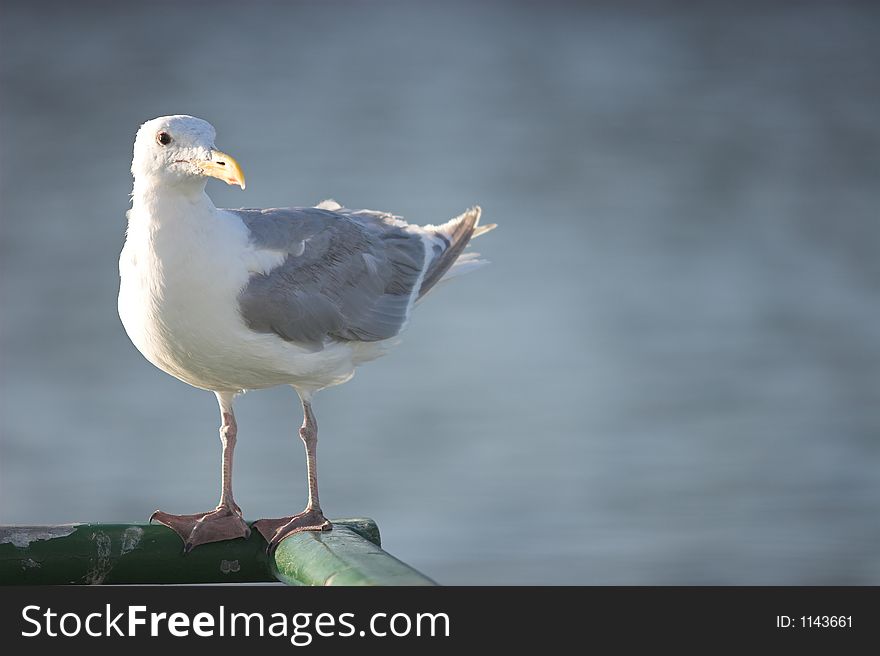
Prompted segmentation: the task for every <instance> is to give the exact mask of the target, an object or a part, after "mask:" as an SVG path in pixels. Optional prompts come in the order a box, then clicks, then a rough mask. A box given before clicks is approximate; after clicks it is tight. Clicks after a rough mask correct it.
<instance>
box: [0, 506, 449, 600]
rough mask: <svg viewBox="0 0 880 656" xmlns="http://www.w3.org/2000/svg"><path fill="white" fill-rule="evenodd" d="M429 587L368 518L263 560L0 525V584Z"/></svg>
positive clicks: (135, 537)
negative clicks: (392, 551) (393, 551)
mask: <svg viewBox="0 0 880 656" xmlns="http://www.w3.org/2000/svg"><path fill="white" fill-rule="evenodd" d="M274 581H281V582H282V583H286V584H288V585H436V584H435V583H434V581H432V580H431V579H429V578H428V577H426V576H425V575H424V574H421V573H420V572H418V571H416V570H415V569H413V568H412V567H410V566H409V565H407V564H406V563H403V562H401V561H400V560H398V559H397V558H395V557H394V556H392V555H391V554H389V553H387V552H386V551H383V550H382V548H381V542H380V538H379V528H378V526H376V523H375V522H374V521H373V520H371V519H337V520H334V521H333V529H332V530H331V531H326V532H322V533H314V532H304V533H296V534H294V535H292V536H290V537H288V538H287V539H285V540H284V541H283V542H281V544H279V545H278V548H277V549H276V550H275V553H274V554H273V555H272V556H271V557H270V556H269V555H268V554H267V552H266V542H265V540H263V538H262V537H261V536H260V534H259V533H258V532H257V531H256V530H254V531H251V536H250V537H249V538H247V539H237V540H229V541H225V542H214V543H211V544H205V545H202V546H199V547H198V548H196V549H194V550H193V551H191V552H190V553H188V554H186V555H184V553H183V545H182V543H181V541H180V538H179V537H178V536H177V534H176V533H174V532H173V531H172V530H171V529H169V528H167V527H165V526H161V525H156V524H60V525H55V526H0V584H3V585H63V584H86V585H89V584H91V585H96V584H116V585H119V584H156V583H174V584H186V583H259V582H274Z"/></svg>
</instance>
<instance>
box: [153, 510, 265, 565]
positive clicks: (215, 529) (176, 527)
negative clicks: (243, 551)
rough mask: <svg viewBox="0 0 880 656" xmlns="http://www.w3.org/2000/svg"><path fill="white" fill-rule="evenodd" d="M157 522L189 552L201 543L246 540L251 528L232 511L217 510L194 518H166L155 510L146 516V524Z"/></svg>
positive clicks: (165, 514) (237, 511)
mask: <svg viewBox="0 0 880 656" xmlns="http://www.w3.org/2000/svg"><path fill="white" fill-rule="evenodd" d="M153 521H156V522H159V523H160V524H163V525H165V526H167V527H168V528H170V529H171V530H172V531H174V532H175V533H177V535H179V536H180V539H181V540H183V552H184V553H185V554H186V553H189V552H190V551H192V550H193V549H195V548H196V547H197V546H199V545H201V544H208V543H209V542H221V541H223V540H234V539H235V538H248V537H250V534H251V529H250V527H249V526H248V525H247V522H245V521H244V519H242V517H241V511H240V509H238V507H237V506H236V508H224V507H221V508H217V509H215V510H212V511H210V512H204V513H196V514H194V515H170V514H168V513H166V512H162V511H161V510H157V511H156V512H154V513H153V514H152V515H150V522H151V523H152V522H153Z"/></svg>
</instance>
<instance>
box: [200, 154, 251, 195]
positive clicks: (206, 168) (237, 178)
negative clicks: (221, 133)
mask: <svg viewBox="0 0 880 656" xmlns="http://www.w3.org/2000/svg"><path fill="white" fill-rule="evenodd" d="M193 163H194V164H195V165H196V166H198V167H199V168H200V169H201V170H202V173H204V174H205V175H209V176H211V177H212V178H217V179H218V180H223V182H225V183H226V184H230V185H238V186H239V187H241V188H242V189H244V187H245V182H244V173H243V172H242V170H241V167H240V166H239V165H238V162H236V161H235V158H234V157H232V155H227V154H226V153H221V152H220V151H219V150H212V151H211V159H209V160H202V161H198V162H193Z"/></svg>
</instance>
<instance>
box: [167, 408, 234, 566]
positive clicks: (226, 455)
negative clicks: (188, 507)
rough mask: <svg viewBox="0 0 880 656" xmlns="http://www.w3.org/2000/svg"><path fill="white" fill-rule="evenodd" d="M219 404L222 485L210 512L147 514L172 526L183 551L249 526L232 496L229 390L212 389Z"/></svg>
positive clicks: (231, 535) (231, 422)
mask: <svg viewBox="0 0 880 656" xmlns="http://www.w3.org/2000/svg"><path fill="white" fill-rule="evenodd" d="M215 394H216V395H217V402H218V403H219V404H220V416H221V421H222V423H221V425H220V443H221V444H222V445H223V465H222V468H221V477H222V478H221V480H222V485H221V488H220V503H218V504H217V507H216V508H215V509H214V510H211V511H210V512H204V513H196V514H195V515H169V514H168V513H165V512H162V511H161V510H157V511H156V512H154V513H153V515H152V516H151V517H150V521H153V520H156V521H157V522H159V523H160V524H164V525H165V526H167V527H168V528H170V529H172V530H174V531H175V532H176V533H177V534H178V535H179V536H180V537H181V539H182V540H183V542H184V551H185V552H187V551H190V550H191V549H193V548H194V547H197V546H199V545H200V544H206V543H208V542H220V541H221V540H232V539H233V538H246V537H248V536H249V535H250V534H251V530H250V528H248V525H247V523H246V522H245V521H244V519H243V518H242V516H241V508H239V507H238V504H237V503H235V499H233V498H232V455H233V452H234V451H235V441H236V437H237V435H238V425H237V424H236V423H235V415H234V414H233V412H232V398H233V396H234V394H232V393H229V392H215Z"/></svg>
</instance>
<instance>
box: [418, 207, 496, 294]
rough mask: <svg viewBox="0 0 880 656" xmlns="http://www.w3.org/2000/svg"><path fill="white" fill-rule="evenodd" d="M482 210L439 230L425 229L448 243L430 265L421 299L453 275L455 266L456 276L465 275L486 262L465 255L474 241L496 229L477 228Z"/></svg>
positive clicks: (489, 226)
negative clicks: (465, 250)
mask: <svg viewBox="0 0 880 656" xmlns="http://www.w3.org/2000/svg"><path fill="white" fill-rule="evenodd" d="M481 212H482V210H481V209H480V206H479V205H476V206H474V207H472V208H471V209H469V210H468V211H466V212H465V213H464V214H461V215H459V216H457V217H455V218H454V219H452V220H450V221H447V222H446V223H444V224H442V225H439V226H425V229H427V230H428V231H430V232H431V233H433V234H434V235H435V236H436V237H438V238H439V239H440V240H442V241H443V242H445V245H446V248H445V249H444V250H443V251H442V252H441V253H440V255H439V256H438V257H437V258H436V259H435V260H434V261H433V262H431V264H430V266H429V267H428V270H427V271H426V272H425V276H424V278H423V279H422V286H421V288H420V289H419V298H422V297H423V296H424V295H425V294H427V293H428V291H430V289H431V288H432V287H434V285H436V284H437V283H438V282H440V280H441V279H442V278H444V276H446V274H447V273H453V272H451V271H450V269H452V268H453V265H457V266H456V267H455V268H456V271H455V272H454V273H455V275H457V274H458V273H464V272H465V271H466V270H471V269H473V268H476V267H478V266H481V265H482V264H484V263H485V262H484V261H483V260H478V259H477V257H478V255H477V254H476V253H468V254H466V255H462V251H463V250H464V249H465V247H466V246H467V245H468V242H470V240H471V239H473V238H474V237H477V236H479V235H482V234H485V233H487V232H489V231H490V230H492V229H494V228H495V227H497V226H496V224H494V223H492V224H490V225H486V226H478V225H477V224H478V223H479V221H480V214H481Z"/></svg>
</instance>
